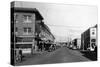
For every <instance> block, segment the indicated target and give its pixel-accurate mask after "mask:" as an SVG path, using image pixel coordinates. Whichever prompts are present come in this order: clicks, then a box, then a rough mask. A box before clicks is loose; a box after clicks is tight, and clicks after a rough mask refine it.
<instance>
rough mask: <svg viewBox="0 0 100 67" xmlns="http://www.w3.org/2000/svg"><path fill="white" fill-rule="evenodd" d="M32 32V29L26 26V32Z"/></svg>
mask: <svg viewBox="0 0 100 67" xmlns="http://www.w3.org/2000/svg"><path fill="white" fill-rule="evenodd" d="M31 32H32V29H31V28H30V27H24V33H26V34H29V33H31Z"/></svg>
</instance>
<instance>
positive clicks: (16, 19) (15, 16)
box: [14, 14, 18, 23]
mask: <svg viewBox="0 0 100 67" xmlns="http://www.w3.org/2000/svg"><path fill="white" fill-rule="evenodd" d="M14 22H15V23H18V15H17V14H14Z"/></svg>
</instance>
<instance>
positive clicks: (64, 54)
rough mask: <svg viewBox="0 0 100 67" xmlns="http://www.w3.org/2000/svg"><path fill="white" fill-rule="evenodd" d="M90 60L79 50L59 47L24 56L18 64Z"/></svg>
mask: <svg viewBox="0 0 100 67" xmlns="http://www.w3.org/2000/svg"><path fill="white" fill-rule="evenodd" d="M81 61H90V60H89V59H87V58H85V57H84V56H82V54H81V53H80V52H78V51H77V50H71V49H68V48H67V47H62V48H59V49H57V50H55V51H53V52H43V53H41V54H34V55H28V56H26V57H24V59H23V61H22V62H21V63H18V64H17V65H33V64H49V63H64V62H81Z"/></svg>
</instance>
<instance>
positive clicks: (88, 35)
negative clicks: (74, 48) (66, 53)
mask: <svg viewBox="0 0 100 67" xmlns="http://www.w3.org/2000/svg"><path fill="white" fill-rule="evenodd" d="M95 47H97V25H96V26H93V27H90V28H89V29H87V30H86V31H84V32H83V33H82V34H81V49H82V50H83V51H84V50H88V51H94V50H95Z"/></svg>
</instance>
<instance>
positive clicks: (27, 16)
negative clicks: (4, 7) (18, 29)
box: [23, 15, 32, 23]
mask: <svg viewBox="0 0 100 67" xmlns="http://www.w3.org/2000/svg"><path fill="white" fill-rule="evenodd" d="M31 18H32V16H31V15H23V21H24V23H31Z"/></svg>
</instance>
